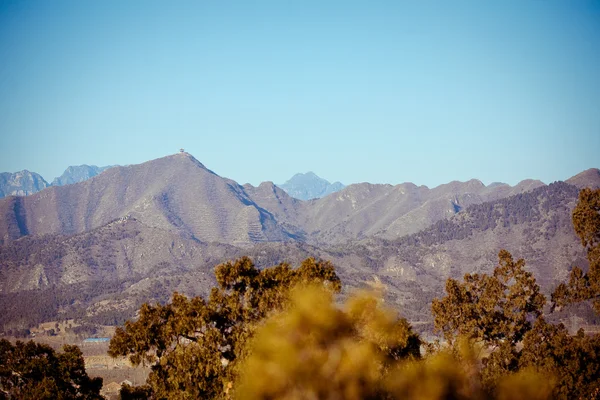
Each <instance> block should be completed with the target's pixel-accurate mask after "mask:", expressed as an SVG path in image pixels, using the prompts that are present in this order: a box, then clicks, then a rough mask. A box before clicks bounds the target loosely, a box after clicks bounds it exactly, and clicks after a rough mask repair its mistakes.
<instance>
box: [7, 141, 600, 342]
mask: <svg viewBox="0 0 600 400" xmlns="http://www.w3.org/2000/svg"><path fill="white" fill-rule="evenodd" d="M585 186H591V187H600V172H599V171H598V170H597V169H591V170H587V171H584V172H582V173H581V174H578V175H576V176H574V177H573V178H571V179H569V180H567V181H566V182H557V183H553V184H551V185H545V184H543V183H542V182H539V181H523V182H521V183H519V184H518V185H516V186H514V187H511V186H509V185H506V184H493V185H489V186H485V185H483V184H482V183H481V182H479V181H477V180H471V181H468V182H451V183H449V184H446V185H441V186H438V187H436V188H432V189H429V188H427V187H425V186H416V185H414V184H411V183H405V184H401V185H396V186H392V185H371V184H366V183H363V184H356V185H350V186H348V187H345V188H344V189H342V190H341V191H339V192H336V193H333V194H330V195H328V196H326V197H324V198H321V199H314V200H310V201H302V200H299V199H295V198H293V197H291V196H290V195H288V194H287V193H286V192H285V191H284V190H282V189H281V188H279V187H278V186H276V185H274V184H273V183H271V182H264V183H262V184H260V185H259V186H257V187H254V186H252V185H248V184H247V185H244V186H240V185H238V184H237V183H236V182H234V181H231V180H228V179H224V178H222V177H219V176H218V175H217V174H215V173H214V172H212V171H210V170H209V169H207V168H206V167H205V166H204V165H202V164H201V163H200V162H199V161H198V160H196V159H194V158H193V157H192V156H191V155H189V154H187V153H181V154H176V155H172V156H168V157H164V158H160V159H157V160H152V161H149V162H146V163H143V164H139V165H132V166H127V167H114V168H110V169H108V170H106V171H104V172H103V173H102V174H100V175H97V176H94V177H92V178H90V179H88V180H85V181H82V182H79V183H75V184H71V185H67V186H56V187H49V188H46V189H44V190H42V191H40V192H39V193H35V194H33V195H30V196H27V197H16V196H10V197H8V198H5V199H1V200H0V241H1V243H2V245H1V246H0V307H2V309H3V310H4V311H5V312H4V313H3V315H2V317H1V318H0V319H1V320H0V322H1V323H2V324H4V326H9V327H12V328H15V329H17V328H20V327H23V326H27V325H31V324H36V323H39V322H43V321H45V320H56V319H65V318H71V317H76V318H83V319H85V320H87V321H90V322H95V323H102V324H115V323H120V322H122V321H123V320H124V319H127V318H130V317H131V316H132V315H133V313H134V312H135V310H136V309H137V307H139V305H140V304H141V303H142V302H145V301H165V300H167V299H168V298H169V296H170V295H171V293H172V292H173V291H175V290H177V291H180V292H182V293H185V294H188V295H198V294H202V295H206V294H208V292H209V290H210V288H211V286H212V285H213V283H214V278H213V276H212V269H213V267H214V266H215V265H216V264H218V263H220V262H224V261H226V260H229V259H233V258H236V257H240V256H242V255H248V256H250V257H251V258H252V259H253V260H254V262H255V263H256V264H257V265H259V266H269V265H274V264H277V263H280V262H284V261H286V262H289V263H290V264H292V265H297V264H298V263H299V262H300V261H302V260H303V259H304V258H306V257H309V256H313V257H317V258H323V259H328V260H331V261H332V262H333V263H334V264H335V265H336V266H337V269H338V272H339V274H340V276H341V278H342V280H343V282H344V283H345V284H346V288H347V290H351V288H355V287H361V286H364V285H367V284H369V282H380V283H383V284H384V285H385V286H386V287H387V290H388V292H387V297H388V300H389V301H390V302H392V303H394V304H396V306H397V307H398V308H399V309H400V310H401V311H402V312H403V313H404V314H405V315H407V316H408V317H410V318H409V319H410V320H411V321H416V323H417V325H419V326H420V328H419V329H422V330H427V329H429V328H430V322H431V318H430V314H429V304H430V302H431V299H432V298H434V297H436V296H439V295H440V294H441V293H442V292H443V285H444V282H445V280H446V279H447V278H448V277H455V278H456V277H461V276H462V275H463V274H465V273H467V272H490V271H491V270H492V269H493V267H494V266H495V264H496V262H497V254H498V252H499V250H500V249H502V248H505V249H507V250H509V251H510V252H512V253H513V255H514V257H515V258H524V259H525V260H526V261H527V265H528V268H530V269H531V270H532V271H533V272H534V273H535V276H536V278H537V279H538V281H539V282H540V284H541V286H542V288H543V290H544V292H545V293H549V292H550V291H551V290H552V288H553V287H554V286H555V285H556V284H557V283H558V282H560V281H563V280H564V279H565V278H566V276H567V274H568V271H569V270H570V268H572V266H573V265H580V266H582V267H584V268H585V267H586V264H585V253H584V251H583V248H582V247H581V245H580V243H579V242H578V240H577V239H576V237H575V234H574V232H573V228H572V226H571V222H570V221H571V219H570V218H571V211H572V209H573V207H574V206H575V203H576V201H577V195H578V189H579V188H581V187H585ZM586 307H587V306H586V305H585V304H584V305H582V306H580V308H581V309H580V310H579V313H580V315H582V316H583V317H585V318H588V319H589V318H592V317H590V315H591V313H589V312H588V311H589V310H588V309H586Z"/></svg>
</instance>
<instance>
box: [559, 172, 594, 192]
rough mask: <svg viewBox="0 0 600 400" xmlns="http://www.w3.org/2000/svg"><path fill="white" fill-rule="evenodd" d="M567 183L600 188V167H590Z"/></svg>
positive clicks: (579, 186) (581, 186) (580, 186)
mask: <svg viewBox="0 0 600 400" xmlns="http://www.w3.org/2000/svg"><path fill="white" fill-rule="evenodd" d="M566 182H567V183H570V184H571V185H574V186H577V187H578V188H580V189H581V188H584V187H590V188H592V189H597V188H600V169H598V168H590V169H587V170H585V171H583V172H580V173H579V174H577V175H575V176H572V177H571V178H569V179H567V180H566Z"/></svg>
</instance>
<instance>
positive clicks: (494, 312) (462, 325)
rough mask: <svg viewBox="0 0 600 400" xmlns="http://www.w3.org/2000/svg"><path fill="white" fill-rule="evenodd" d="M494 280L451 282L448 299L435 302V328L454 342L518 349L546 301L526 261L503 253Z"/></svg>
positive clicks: (472, 278) (470, 278) (477, 276)
mask: <svg viewBox="0 0 600 400" xmlns="http://www.w3.org/2000/svg"><path fill="white" fill-rule="evenodd" d="M498 259H499V262H498V266H497V267H496V268H495V269H494V272H493V274H492V275H491V276H489V275H486V274H482V275H480V274H466V275H465V277H464V282H463V283H460V282H458V281H457V280H455V279H448V280H447V282H446V293H447V295H446V297H444V298H443V299H441V300H440V299H434V300H433V302H432V306H431V309H432V312H433V315H434V326H435V328H436V329H437V330H439V331H441V332H442V333H443V334H444V338H445V339H446V340H448V341H449V342H453V341H454V340H455V338H456V337H457V336H458V335H462V336H466V337H469V338H472V339H477V340H480V341H483V342H485V343H487V344H489V345H491V346H495V347H499V346H507V345H508V346H510V347H512V346H515V345H516V344H517V343H518V342H519V341H520V340H521V339H522V338H523V336H524V335H525V333H527V332H528V331H529V330H530V329H531V320H532V319H535V318H537V317H538V316H539V315H541V313H542V307H543V306H544V304H545V302H546V299H545V297H544V295H543V294H541V293H540V287H539V286H538V285H537V283H536V280H535V278H534V277H533V275H532V274H531V273H530V272H528V271H526V270H525V261H524V260H523V259H520V260H518V261H516V262H515V261H514V260H513V258H512V255H511V254H510V253H509V252H508V251H506V250H501V251H500V253H499V254H498Z"/></svg>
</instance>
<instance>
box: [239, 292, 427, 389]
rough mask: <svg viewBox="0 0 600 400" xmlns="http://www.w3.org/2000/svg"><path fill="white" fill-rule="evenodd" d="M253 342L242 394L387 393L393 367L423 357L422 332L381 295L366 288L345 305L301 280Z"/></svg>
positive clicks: (245, 365) (243, 366)
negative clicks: (288, 303) (374, 294)
mask: <svg viewBox="0 0 600 400" xmlns="http://www.w3.org/2000/svg"><path fill="white" fill-rule="evenodd" d="M249 347H250V349H249V354H250V355H249V357H248V358H246V359H245V360H244V361H243V363H242V364H241V365H240V370H241V374H240V377H241V378H240V380H239V381H238V382H236V385H235V386H234V387H235V397H236V398H239V399H299V398H306V399H313V398H314V399H336V398H337V399H347V400H359V399H383V398H385V396H386V390H385V382H384V380H385V377H386V376H387V372H388V371H389V370H390V368H391V367H393V366H395V365H396V364H397V362H399V361H400V360H407V359H413V360H416V359H420V350H419V347H420V339H419V337H418V335H417V334H415V333H414V332H413V331H412V329H411V327H410V325H409V324H408V322H407V321H406V320H405V319H403V318H398V316H397V315H396V313H394V312H392V311H391V310H388V309H386V308H385V307H383V304H382V301H381V300H380V299H379V298H377V297H375V296H372V295H368V294H362V295H359V296H355V297H352V298H350V299H349V300H348V301H347V302H346V303H345V305H344V307H343V308H340V307H338V306H336V305H335V304H334V302H333V299H332V297H331V294H330V293H328V292H326V291H324V290H323V289H322V288H319V287H314V286H313V287H311V286H309V287H305V286H300V287H297V288H295V289H294V290H293V294H292V299H291V302H290V305H289V306H288V307H286V308H285V309H284V311H283V312H281V313H280V314H278V315H274V316H272V317H271V318H269V319H268V320H267V322H266V323H265V324H263V325H262V326H261V327H260V328H259V330H258V331H257V333H256V336H255V337H254V338H253V339H252V341H251V343H250V345H249Z"/></svg>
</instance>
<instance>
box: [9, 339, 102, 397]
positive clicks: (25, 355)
mask: <svg viewBox="0 0 600 400" xmlns="http://www.w3.org/2000/svg"><path fill="white" fill-rule="evenodd" d="M101 388H102V378H93V379H92V378H90V377H89V376H88V375H87V373H86V371H85V364H84V361H83V355H82V353H81V350H80V349H79V348H78V347H77V346H70V345H65V346H64V347H63V351H62V352H61V353H56V352H55V351H54V350H53V349H52V348H51V347H50V346H47V345H44V344H38V343H35V342H33V341H30V342H27V343H24V342H21V341H17V342H16V344H15V345H13V344H11V343H10V342H9V341H7V340H5V339H2V340H0V399H24V400H26V399H31V400H43V399H48V400H54V399H59V400H61V399H64V400H69V399H82V400H94V399H102V398H103V397H102V396H100V389H101Z"/></svg>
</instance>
